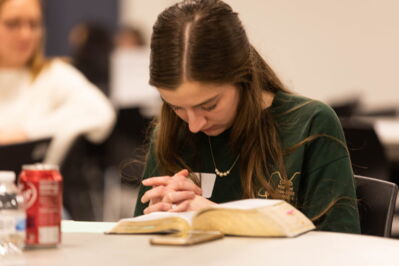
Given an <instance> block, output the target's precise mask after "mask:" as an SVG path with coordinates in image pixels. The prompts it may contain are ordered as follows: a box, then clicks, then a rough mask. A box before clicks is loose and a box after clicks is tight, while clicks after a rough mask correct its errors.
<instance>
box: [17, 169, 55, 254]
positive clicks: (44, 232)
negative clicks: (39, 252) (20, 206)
mask: <svg viewBox="0 0 399 266" xmlns="http://www.w3.org/2000/svg"><path fill="white" fill-rule="evenodd" d="M19 182H20V185H21V186H22V192H23V195H24V199H25V206H26V245H27V247H53V246H56V245H57V244H59V243H61V218H62V176H61V174H60V172H59V170H58V166H54V165H46V164H32V165H24V166H23V167H22V172H21V174H20V176H19Z"/></svg>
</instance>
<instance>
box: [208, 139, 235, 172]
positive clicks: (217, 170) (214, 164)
mask: <svg viewBox="0 0 399 266" xmlns="http://www.w3.org/2000/svg"><path fill="white" fill-rule="evenodd" d="M208 141H209V148H210V149H211V156H212V161H213V166H215V173H216V175H218V176H220V177H224V176H227V175H228V174H230V171H231V169H233V167H234V166H235V165H236V163H237V161H238V158H240V154H238V155H237V157H236V159H235V160H234V163H233V165H232V166H231V167H230V169H229V170H227V171H225V172H222V171H219V169H218V168H217V167H216V162H215V157H214V156H213V150H212V144H211V138H210V137H209V136H208Z"/></svg>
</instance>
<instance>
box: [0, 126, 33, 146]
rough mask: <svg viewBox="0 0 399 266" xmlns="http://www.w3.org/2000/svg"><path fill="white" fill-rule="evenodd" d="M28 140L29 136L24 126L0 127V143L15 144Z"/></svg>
mask: <svg viewBox="0 0 399 266" xmlns="http://www.w3.org/2000/svg"><path fill="white" fill-rule="evenodd" d="M27 140H28V136H27V134H26V132H25V130H23V129H22V128H18V127H15V128H0V145H7V144H13V143H18V142H24V141H27Z"/></svg>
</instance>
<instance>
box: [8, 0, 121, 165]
mask: <svg viewBox="0 0 399 266" xmlns="http://www.w3.org/2000/svg"><path fill="white" fill-rule="evenodd" d="M42 19H43V17H42V10H41V2H40V0H0V145H2V144H10V143H15V142H21V141H26V140H29V139H36V138H42V137H49V136H51V137H53V141H52V144H51V146H50V150H49V152H48V154H47V158H46V162H48V163H54V164H58V163H60V161H61V160H62V159H63V156H64V153H65V152H66V150H67V149H68V147H69V146H68V145H70V144H71V142H72V141H73V139H74V138H75V137H77V136H78V135H81V134H84V135H86V136H87V137H88V139H89V140H91V141H93V142H101V141H102V140H104V138H105V137H106V136H107V135H108V133H109V131H110V130H111V129H112V127H113V123H114V120H115V113H114V110H113V108H112V106H111V104H110V103H109V102H108V100H107V99H106V97H105V96H104V95H103V94H102V93H101V92H100V91H99V90H98V89H97V88H96V87H95V86H93V85H92V84H91V83H89V82H88V81H87V80H86V79H85V78H84V77H83V75H82V74H81V73H79V72H78V71H77V70H76V69H75V68H73V67H71V66H70V65H68V64H66V63H64V62H63V61H61V60H57V59H54V60H49V59H45V58H44V57H43V49H42V46H43V40H44V29H43V21H42Z"/></svg>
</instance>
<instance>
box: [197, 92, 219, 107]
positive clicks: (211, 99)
mask: <svg viewBox="0 0 399 266" xmlns="http://www.w3.org/2000/svg"><path fill="white" fill-rule="evenodd" d="M218 97H219V94H218V95H216V96H213V97H211V98H209V99H208V100H205V101H203V102H202V103H200V104H197V105H194V106H193V107H194V108H196V107H200V106H201V105H205V104H208V103H211V102H213V101H214V100H216V99H217V98H218Z"/></svg>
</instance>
